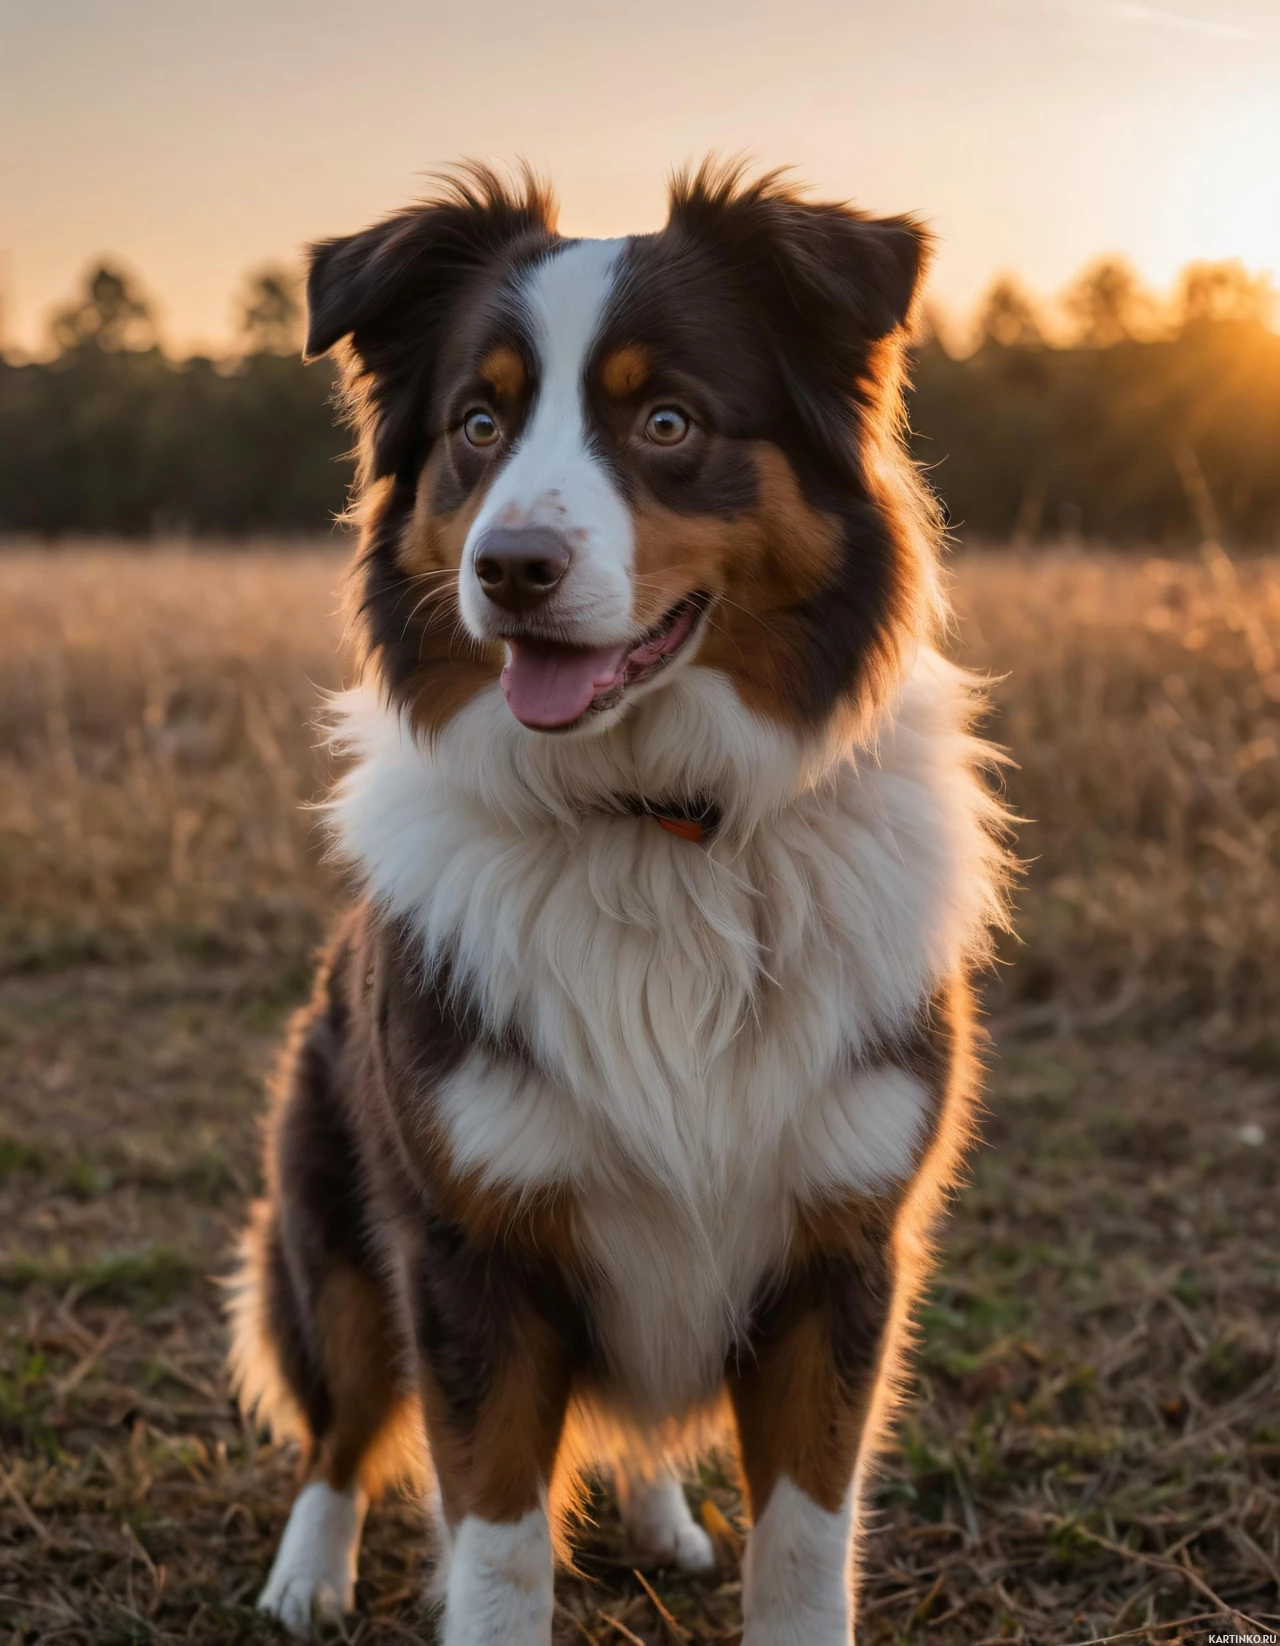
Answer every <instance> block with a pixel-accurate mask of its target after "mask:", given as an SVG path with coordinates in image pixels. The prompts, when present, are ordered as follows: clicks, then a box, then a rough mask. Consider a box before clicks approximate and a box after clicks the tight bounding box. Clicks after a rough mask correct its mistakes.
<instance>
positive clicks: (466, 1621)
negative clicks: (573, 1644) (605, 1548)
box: [441, 1508, 553, 1646]
mask: <svg viewBox="0 0 1280 1646" xmlns="http://www.w3.org/2000/svg"><path fill="white" fill-rule="evenodd" d="M552 1602H553V1589H552V1560H551V1527H550V1525H549V1524H548V1521H547V1516H546V1513H545V1511H544V1510H542V1509H541V1508H538V1509H530V1511H529V1513H528V1514H527V1515H525V1516H524V1518H523V1519H522V1520H517V1521H513V1522H494V1521H488V1520H481V1519H480V1518H479V1517H478V1516H476V1515H466V1516H464V1517H463V1519H462V1521H461V1523H460V1524H459V1525H458V1526H457V1528H456V1529H455V1531H454V1534H453V1540H452V1551H451V1555H450V1559H449V1576H448V1581H447V1586H446V1589H445V1602H444V1627H443V1629H442V1631H441V1639H442V1642H443V1646H551V1611H552Z"/></svg>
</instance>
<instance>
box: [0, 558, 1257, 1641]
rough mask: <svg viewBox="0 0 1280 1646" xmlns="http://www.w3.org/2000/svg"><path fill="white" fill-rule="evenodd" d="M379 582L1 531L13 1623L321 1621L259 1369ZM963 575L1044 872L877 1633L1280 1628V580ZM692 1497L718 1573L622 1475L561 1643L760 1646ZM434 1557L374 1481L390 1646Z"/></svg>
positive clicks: (875, 1519) (871, 1589) (147, 1625)
mask: <svg viewBox="0 0 1280 1646" xmlns="http://www.w3.org/2000/svg"><path fill="white" fill-rule="evenodd" d="M338 567H339V561H338V559H337V558H335V554H334V552H333V551H331V550H315V551H308V552H301V551H294V552H285V551H283V550H279V551H269V550H265V549H264V550H263V551H261V553H260V554H259V555H258V556H256V557H253V556H249V555H246V554H239V553H234V552H232V551H226V552H223V553H206V554H201V555H190V554H184V553H182V552H181V551H179V550H165V551H134V552H128V551H123V550H112V549H109V548H101V549H87V550H78V551H74V552H66V551H63V552H60V553H57V554H53V555H48V556H45V555H40V554H37V553H16V552H15V553H11V554H9V555H7V556H4V555H0V636H3V637H4V644H3V645H2V646H0V653H2V654H3V660H2V661H0V685H2V686H3V694H2V696H0V762H2V764H0V892H2V893H3V907H2V912H0V1640H8V1641H11V1642H14V1643H16V1642H19V1641H23V1642H26V1641H30V1642H36V1641H39V1642H44V1641H55V1640H56V1641H60V1642H65V1643H67V1646H73V1643H80V1642H84V1643H90V1642H91V1643H93V1646H106V1643H109V1642H110V1643H115V1642H119V1643H124V1642H143V1641H157V1642H159V1641H195V1642H205V1643H214V1642H239V1641H247V1642H249V1641H267V1640H270V1639H275V1638H278V1637H277V1635H276V1633H275V1631H274V1629H273V1628H272V1627H271V1626H270V1625H268V1624H266V1623H265V1622H264V1621H262V1620H261V1619H259V1618H258V1617H257V1616H256V1614H255V1613H254V1611H253V1609H252V1608H253V1601H254V1598H255V1596H256V1594H257V1592H258V1590H259V1588H260V1587H261V1585H262V1582H263V1579H264V1577H265V1574H266V1571H267V1567H268V1564H269V1562H270V1559H271V1555H272V1552H273V1546H274V1543H275V1541H276V1538H277V1537H278V1534H279V1532H280V1530H281V1527H282V1525H283V1522H284V1517H285V1515H286V1512H287V1509H288V1505H289V1500H290V1495H291V1492H292V1489H293V1482H294V1478H295V1464H296V1460H295V1459H294V1458H293V1457H292V1456H291V1455H290V1454H289V1453H288V1452H287V1450H282V1449H279V1448H276V1447H273V1446H272V1445H270V1444H269V1443H267V1442H266V1441H265V1440H264V1439H263V1437H261V1436H259V1435H257V1434H255V1433H253V1432H251V1431H250V1429H248V1428H247V1427H246V1425H245V1424H244V1423H243V1422H242V1420H241V1419H240V1417H239V1416H238V1415H237V1413H236V1412H235V1410H234V1408H233V1407H232V1405H231V1403H230V1401H229V1398H228V1391H227V1384H226V1379H225V1375H224V1370H223V1357H224V1354H225V1348H226V1337H225V1331H224V1328H223V1324H222V1320H221V1315H220V1289H219V1276H220V1275H222V1274H225V1272H226V1270H227V1267H228V1257H229V1251H230V1247H231V1244H232V1241H233V1239H234V1236H235V1233H236V1230H237V1227H238V1224H239V1221H240V1218H241V1214H242V1211H243V1207H244V1205H245V1202H246V1200H247V1199H248V1198H249V1197H250V1195H251V1194H252V1193H253V1192H254V1189H255V1186H256V1183H257V1180H258V1162H257V1125H256V1120H257V1116H258V1114H259V1113H260V1111H261V1107H262V1081H263V1076H264V1073H265V1071H266V1070H267V1069H268V1068H269V1066H270V1062H271V1059H272V1057H273V1054H274V1050H275V1048H276V1046H277V1044H278V1040H279V1036H280V1032H281V1029H282V1025H283V1023H284V1021H285V1019H286V1017H287V1015H288V1013H289V1012H290V1010H291V1009H292V1008H293V1007H294V1006H295V1005H296V1004H297V1003H298V1002H299V1001H300V1000H301V998H302V997H303V995H304V993H305V990H306V986H307V978H308V970H309V965H310V956H311V953H312V951H313V949H314V946H315V944H316V943H317V942H318V941H319V939H320V936H321V934H322V932H323V930H324V927H325V923H326V921H327V919H328V917H329V915H330V913H331V911H332V910H333V909H334V908H335V907H336V906H337V904H338V902H339V900H340V899H341V896H342V889H341V885H340V882H339V880H338V879H337V877H336V875H335V874H334V873H333V871H331V870H329V869H327V868H326V867H325V866H324V865H323V863H322V862H321V861H320V850H319V843H318V841H317V838H316V835H315V830H314V824H313V821H312V820H311V819H310V818H309V817H308V816H307V815H306V814H305V813H303V812H302V811H301V809H300V802H301V801H303V800H305V799H306V798H308V797H309V796H312V795H314V794H316V793H317V792H318V791H319V789H320V787H321V784H322V781H323V758H322V757H321V756H320V755H319V754H318V752H317V751H316V749H315V748H314V735H313V734H312V733H310V732H308V730H307V729H306V719H307V716H308V714H309V713H310V711H311V708H312V706H313V704H314V700H315V697H316V692H317V687H318V686H320V685H324V684H331V683H333V682H334V681H336V680H337V678H338V675H339V667H338V664H337V662H336V661H335V657H334V641H335V636H336V632H337V627H338V625H337V622H336V620H335V618H334V616H333V612H334V606H335V602H334V600H333V598H332V593H331V591H332V590H333V589H334V587H335V585H336V583H337V580H338ZM958 593H959V604H960V606H961V611H962V617H963V618H964V629H963V632H964V634H965V636H966V638H967V646H968V650H967V652H966V655H968V656H970V657H971V658H974V659H976V660H978V661H979V662H981V663H983V664H987V665H990V666H991V667H993V668H994V667H999V668H1001V669H1007V670H1009V678H1008V679H1007V680H1006V681H1005V682H1004V683H1003V684H1001V685H1000V686H999V688H998V690H997V707H998V716H997V719H996V720H995V722H994V729H995V732H996V735H998V736H999V737H1001V738H1002V740H1003V741H1005V742H1006V743H1008V744H1009V745H1010V746H1011V748H1012V750H1013V753H1014V756H1015V758H1016V759H1017V760H1018V762H1019V769H1018V771H1016V772H1015V773H1014V774H1012V776H1011V778H1010V796H1011V799H1012V801H1013V803H1014V804H1015V805H1016V806H1017V807H1018V808H1019V810H1020V811H1022V813H1023V815H1024V816H1027V817H1029V818H1035V819H1036V820H1037V821H1036V822H1035V823H1034V824H1028V826H1027V828H1026V829H1025V830H1024V834H1023V850H1024V852H1025V853H1026V855H1027V856H1028V857H1030V858H1033V859H1034V861H1032V862H1031V863H1030V866H1029V872H1028V876H1027V882H1026V885H1025V888H1024V890H1023V891H1022V893H1021V894H1020V904H1021V911H1022V912H1021V915H1020V921H1019V924H1020V928H1021V937H1022V941H1021V944H1020V945H1012V946H1010V947H1008V949H1007V951H1006V962H1007V963H1006V965H1005V966H1004V967H1003V968H1002V970H1001V972H1000V973H999V974H998V975H997V976H996V977H995V978H994V979H993V981H992V983H991V989H990V1002H989V1004H990V1012H991V1026H992V1028H993V1031H994V1035H995V1042H996V1056H995V1059H994V1063H993V1071H992V1078H991V1083H990V1092H989V1102H988V1108H989V1112H988V1115H987V1119H986V1124H985V1127H984V1135H983V1140H982V1143H981V1146H980V1147H979V1148H978V1150H977V1151H976V1152H975V1155H974V1158H973V1161H972V1167H971V1174H970V1178H969V1181H968V1182H967V1183H966V1184H965V1185H964V1186H963V1187H962V1189H961V1190H960V1192H959V1193H958V1195H957V1197H956V1201H955V1205H954V1208H953V1211H952V1215H951V1217H950V1219H949V1222H948V1224H947V1226H946V1227H945V1230H944V1231H943V1238H942V1247H941V1250H942V1257H941V1262H940V1267H939V1272H938V1276H937V1279H936V1282H935V1284H934V1286H933V1288H932V1290H931V1292H930V1295H929V1298H928V1301H927V1306H926V1307H925V1308H924V1310H923V1312H922V1315H921V1319H920V1349H919V1356H918V1361H917V1367H916V1378H915V1384H914V1387H913V1389H912V1391H911V1395H910V1398H909V1400H908V1402H907V1404H906V1408H905V1411H904V1415H903V1420H902V1423H901V1425H900V1428H899V1432H898V1438H897V1443H896V1445H895V1447H894V1449H893V1450H892V1451H891V1452H890V1453H889V1454H888V1455H887V1457H886V1458H885V1460H884V1464H883V1467H882V1469H881V1471H880V1473H879V1477H878V1479H877V1481H876V1483H875V1485H874V1487H873V1490H872V1493H871V1497H870V1504H869V1524H870V1534H869V1537H868V1539H867V1543H866V1549H865V1560H864V1576H863V1580H862V1584H861V1589H860V1607H859V1613H860V1625H859V1636H858V1638H859V1641H860V1642H861V1643H862V1646H890V1643H895V1646H896V1643H905V1642H924V1641H928V1642H930V1643H936V1646H982V1643H994V1642H996V1641H999V1642H1018V1643H1023V1646H1079V1643H1084V1642H1097V1641H1100V1640H1108V1641H1114V1640H1125V1641H1133V1642H1135V1643H1140V1642H1153V1643H1155V1642H1160V1643H1165V1642H1173V1641H1187V1642H1191V1641H1196V1642H1200V1641H1207V1639H1208V1637H1209V1633H1210V1631H1211V1630H1213V1629H1214V1628H1215V1627H1216V1628H1218V1629H1222V1628H1228V1627H1234V1628H1235V1629H1237V1630H1240V1631H1246V1632H1252V1631H1255V1630H1256V1631H1261V1630H1264V1629H1268V1628H1269V1629H1271V1630H1272V1631H1276V1630H1277V1625H1278V1623H1280V1358H1278V1357H1277V1323H1278V1321H1280V1308H1278V1307H1277V1305H1278V1304H1280V1239H1278V1227H1280V1223H1278V1219H1280V1202H1278V1200H1277V1193H1276V1185H1277V1168H1276V1146H1275V1145H1276V1138H1277V1136H1278V1135H1280V1113H1278V1110H1280V1035H1277V1032H1276V1029H1275V1023H1276V1021H1277V1019H1276V1015H1275V1011H1276V1006H1277V1002H1278V1000H1280V972H1278V971H1277V969H1276V968H1275V967H1274V966H1273V964H1272V960H1273V958H1274V956H1275V951H1276V949H1277V947H1278V946H1280V914H1278V911H1280V895H1278V891H1280V853H1278V851H1277V841H1278V839H1280V824H1278V823H1277V817H1278V816H1280V806H1278V805H1277V800H1278V798H1280V731H1278V730H1277V726H1278V724H1280V708H1278V707H1277V705H1278V704H1280V675H1277V674H1276V665H1275V656H1274V652H1273V651H1269V650H1268V648H1271V647H1273V646H1274V645H1275V644H1276V642H1278V641H1280V564H1277V563H1276V562H1265V563H1261V564H1259V565H1257V566H1253V567H1240V568H1235V567H1232V566H1230V565H1229V564H1228V567H1227V570H1226V571H1224V569H1223V567H1222V565H1221V564H1220V563H1219V562H1218V561H1217V560H1216V559H1214V557H1213V555H1212V554H1207V555H1206V556H1205V557H1203V558H1202V559H1201V560H1199V561H1196V562H1193V563H1191V564H1189V565H1187V566H1181V567H1180V566H1178V565H1174V564H1173V563H1169V562H1165V561H1162V560H1155V559H1150V560H1146V561H1144V560H1143V559H1142V557H1137V559H1136V560H1135V559H1132V558H1131V559H1129V560H1123V561H1122V560H1120V559H1119V558H1117V557H1106V556H1094V557H1081V556H1079V555H1076V556H1074V557H1073V556H1071V555H1065V554H1058V555H1046V556H1045V557H1044V559H1043V560H1037V561H1028V559H1027V558H1026V557H1025V556H1022V557H1020V556H1014V555H1008V554H995V553H992V554H989V555H988V556H987V557H986V558H984V559H982V560H981V561H979V560H976V559H971V560H968V561H966V562H964V563H963V564H962V565H961V567H960V572H959V589H958ZM1153 614H1154V616H1153ZM1215 922H1216V924H1215ZM690 1489H691V1496H692V1499H693V1502H694V1504H695V1508H696V1509H697V1511H698V1513H699V1514H700V1515H701V1516H702V1517H703V1520H704V1523H705V1524H706V1525H707V1526H708V1528H709V1529H710V1530H711V1531H712V1533H713V1536H714V1537H715V1540H716V1543H717V1548H718V1550H719V1552H720V1555H721V1569H720V1572H719V1574H718V1575H717V1576H716V1577H715V1578H713V1579H711V1580H709V1581H693V1580H686V1579H682V1578H680V1577H678V1576H676V1575H673V1574H671V1573H668V1572H665V1571H661V1570H655V1569H644V1570H636V1569H635V1568H634V1566H633V1563H632V1562H631V1561H630V1560H629V1558H628V1556H627V1553H626V1550H625V1549H624V1548H623V1546H622V1545H621V1542H620V1540H619V1538H618V1536H617V1527H616V1523H615V1519H614V1515H613V1511H612V1507H611V1505H610V1503H609V1501H608V1498H607V1495H606V1494H604V1493H603V1492H600V1493H598V1494H597V1496H596V1498H595V1499H594V1501H593V1503H592V1505H591V1515H590V1521H589V1523H588V1524H585V1525H584V1526H583V1527H582V1528H581V1531H580V1535H579V1538H578V1545H579V1548H580V1551H581V1555H580V1570H579V1573H578V1574H577V1575H565V1576H564V1577H562V1578H561V1580H560V1581H559V1584H558V1589H557V1594H558V1608H557V1623H556V1643H557V1646H568V1643H570V1642H596V1643H600V1646H604V1643H606V1642H628V1641H629V1642H632V1643H634V1642H637V1641H639V1642H644V1643H646V1646H651V1643H652V1646H657V1643H659V1642H664V1643H665V1642H670V1641H683V1642H692V1643H695V1646H711V1643H712V1642H720V1643H728V1642H732V1641H736V1640H737V1639H738V1638H739V1596H740V1587H739V1574H738V1556H739V1553H740V1549H741V1536H742V1532H743V1530H744V1525H743V1520H742V1515H741V1506H740V1501H739V1498H738V1496H737V1493H736V1491H735V1489H734V1486H733V1484H732V1466H731V1462H730V1460H727V1459H724V1460H720V1461H719V1462H715V1461H713V1462H711V1463H709V1464H708V1465H707V1466H706V1467H705V1468H704V1470H703V1471H702V1473H701V1474H700V1476H699V1477H698V1479H697V1480H696V1481H694V1482H692V1483H691V1488H690ZM428 1566H429V1558H428V1540H427V1538H426V1536H425V1533H424V1529H423V1517H422V1513H421V1511H420V1509H419V1507H418V1506H417V1505H416V1504H414V1503H411V1502H408V1501H392V1502H388V1503H385V1504H383V1505H382V1506H380V1507H378V1508H375V1510H374V1511H373V1512H372V1513H371V1516H370V1520H369V1527H368V1533H367V1539H366V1544H365V1552H364V1557H363V1561H362V1567H361V1579H360V1584H359V1589H358V1602H359V1607H358V1612H357V1613H356V1615H355V1616H354V1617H353V1618H352V1619H351V1620H350V1621H349V1626H348V1634H347V1638H349V1639H350V1640H352V1641H359V1642H368V1643H374V1642H379V1643H381V1642H387V1643H389V1646H390V1643H393V1642H406V1643H407V1642H410V1641H414V1642H424V1641H429V1640H430V1639H432V1638H433V1636H432V1632H431V1631H432V1623H431V1619H430V1614H429V1611H428V1610H427V1608H426V1605H425V1602H424V1599H423V1595H424V1578H425V1575H426V1573H427V1570H428ZM5 1631H8V1632H7V1633H6V1632H5ZM281 1638H282V1637H281Z"/></svg>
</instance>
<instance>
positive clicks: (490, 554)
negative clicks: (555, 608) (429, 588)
mask: <svg viewBox="0 0 1280 1646" xmlns="http://www.w3.org/2000/svg"><path fill="white" fill-rule="evenodd" d="M572 558H573V555H572V551H571V550H570V548H569V545H568V543H567V542H566V541H565V539H564V538H563V537H562V536H561V535H560V533H559V532H556V531H551V530H550V529H549V528H547V527H545V526H520V527H514V526H494V527H493V528H492V529H491V530H490V531H487V532H486V533H485V534H484V536H483V537H482V538H481V539H480V541H479V542H478V543H477V544H476V559H475V566H476V576H477V577H478V578H479V580H480V587H481V588H482V589H483V590H484V592H485V593H486V594H487V595H488V597H489V599H490V600H492V601H493V603H494V605H495V606H501V607H502V609H503V610H504V611H509V612H528V611H532V610H533V609H534V607H535V606H540V605H541V604H542V602H543V601H544V600H545V599H546V598H547V596H548V595H549V594H550V593H551V592H552V590H553V589H555V588H556V587H557V585H558V584H559V583H560V582H561V580H562V579H563V577H564V574H565V573H566V572H567V571H568V570H569V562H570V560H571V559H572Z"/></svg>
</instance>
